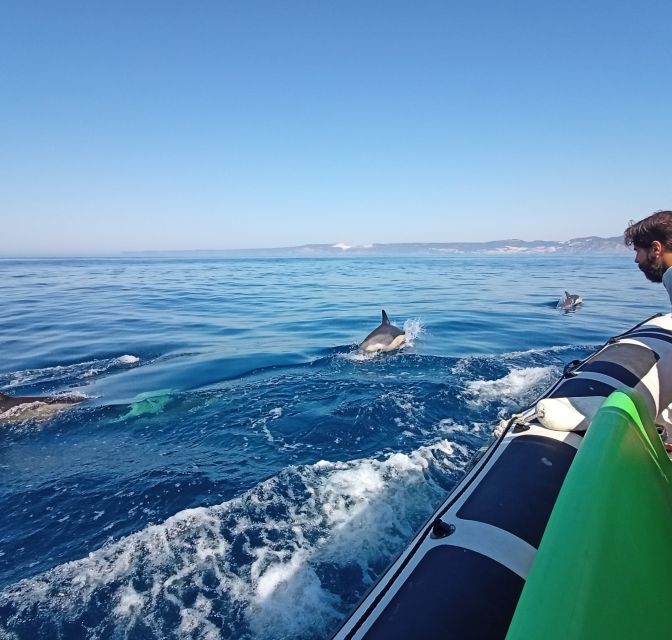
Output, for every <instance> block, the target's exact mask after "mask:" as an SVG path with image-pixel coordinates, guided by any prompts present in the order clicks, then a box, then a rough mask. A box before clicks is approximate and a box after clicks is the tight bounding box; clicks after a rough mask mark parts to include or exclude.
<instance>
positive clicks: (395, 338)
mask: <svg viewBox="0 0 672 640" xmlns="http://www.w3.org/2000/svg"><path fill="white" fill-rule="evenodd" d="M405 339H406V333H405V332H404V331H403V330H402V329H399V327H395V326H394V325H393V324H391V323H390V319H389V318H388V317H387V314H386V313H385V310H384V309H383V321H382V322H381V324H380V326H378V327H376V328H375V329H374V330H373V331H372V332H371V333H370V334H369V335H368V336H366V338H364V341H363V342H362V344H360V345H359V349H358V350H359V351H360V352H361V353H373V352H375V351H394V350H395V349H398V348H399V347H401V345H402V344H404V340H405Z"/></svg>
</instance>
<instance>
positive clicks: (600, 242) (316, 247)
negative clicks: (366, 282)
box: [127, 236, 629, 258]
mask: <svg viewBox="0 0 672 640" xmlns="http://www.w3.org/2000/svg"><path fill="white" fill-rule="evenodd" d="M627 251H629V249H628V247H626V246H625V245H624V244H623V236H615V237H613V238H600V237H598V236H588V237H586V238H574V239H572V240H564V241H562V242H557V241H554V240H531V241H527V240H493V241H491V242H404V243H392V244H370V245H347V244H343V243H341V242H339V243H337V244H305V245H301V246H298V247H278V248H275V249H244V250H243V249H224V250H213V251H143V252H137V251H134V252H127V255H129V254H132V255H154V256H156V255H162V256H179V255H185V254H193V255H198V256H203V257H206V256H222V257H259V258H262V257H288V258H290V257H306V258H327V257H348V256H359V257H366V256H371V257H383V256H389V257H393V256H450V255H463V254H487V255H521V254H559V255H563V254H613V253H624V252H627Z"/></svg>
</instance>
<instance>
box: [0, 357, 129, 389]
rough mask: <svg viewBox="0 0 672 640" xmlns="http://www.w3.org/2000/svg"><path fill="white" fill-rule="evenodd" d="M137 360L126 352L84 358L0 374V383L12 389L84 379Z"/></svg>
mask: <svg viewBox="0 0 672 640" xmlns="http://www.w3.org/2000/svg"><path fill="white" fill-rule="evenodd" d="M139 361H140V358H139V357H138V356H134V355H129V354H126V355H122V356H119V357H117V358H107V359H96V360H86V361H84V362H77V363H75V364H69V365H56V366H53V367H43V368H41V369H25V370H23V371H14V372H12V373H11V374H8V375H7V376H0V384H2V385H3V386H6V387H7V388H10V389H12V388H15V387H19V386H24V385H30V384H39V383H45V382H58V381H63V380H71V379H86V378H91V377H93V376H96V375H99V374H101V373H105V372H106V371H108V370H109V369H111V368H113V367H118V366H127V365H130V364H136V363H137V362H139Z"/></svg>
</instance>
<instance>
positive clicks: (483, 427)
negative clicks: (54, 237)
mask: <svg viewBox="0 0 672 640" xmlns="http://www.w3.org/2000/svg"><path fill="white" fill-rule="evenodd" d="M0 288H1V289H0V290H1V292H2V307H1V309H2V311H1V312H0V353H1V354H2V358H1V359H0V391H2V392H5V393H10V394H17V395H30V394H44V393H59V394H60V393H68V394H83V395H84V396H86V398H87V399H86V400H85V401H84V402H83V403H81V404H80V405H76V406H75V407H74V408H73V409H71V410H69V411H67V412H64V413H61V414H58V415H56V416H55V417H52V418H51V419H50V420H44V419H35V420H27V421H23V422H22V421H19V422H14V423H6V424H2V425H0V512H1V513H2V516H3V517H2V518H1V519H0V637H3V638H4V637H12V638H15V637H16V638H30V639H33V638H219V637H224V638H255V639H257V638H264V639H266V638H325V637H328V636H329V634H330V632H332V631H333V630H334V628H335V627H337V626H338V624H339V623H340V621H341V620H342V618H343V617H344V616H345V615H346V614H347V612H348V611H350V610H351V609H352V608H353V606H354V605H355V604H356V602H357V601H358V599H359V598H360V597H361V595H362V594H363V593H364V592H365V591H366V589H367V588H368V587H369V586H370V584H371V583H372V581H373V580H374V579H375V578H376V576H378V575H379V574H380V573H381V571H382V570H383V569H384V568H385V566H386V565H387V563H388V562H389V561H390V560H391V559H393V558H394V556H395V555H396V554H397V553H399V551H400V550H401V549H402V548H403V545H404V544H405V542H406V541H407V540H409V538H410V537H412V535H413V533H414V532H415V530H416V529H417V528H418V527H419V526H420V525H421V524H422V523H423V522H424V520H425V519H426V518H427V517H428V516H429V515H430V514H431V513H432V511H433V510H434V509H435V508H436V507H437V506H438V504H439V503H440V502H442V500H443V499H444V497H445V494H446V492H447V491H449V490H450V489H451V487H453V486H454V485H455V483H456V482H457V481H458V480H459V479H460V477H461V475H462V474H463V472H464V467H465V465H466V463H467V462H468V460H469V459H470V457H471V456H472V455H473V453H474V452H475V451H476V449H477V448H478V447H479V446H480V445H482V444H483V443H484V442H486V441H487V440H488V438H489V436H490V434H491V432H492V429H493V428H494V426H495V424H496V422H497V420H498V419H499V418H500V417H502V416H505V415H508V414H510V413H511V412H513V411H516V410H518V409H520V408H522V407H524V406H526V405H527V404H529V403H530V402H532V401H533V400H534V399H535V398H536V396H538V395H539V394H540V393H541V392H542V391H543V390H544V388H546V387H547V386H548V385H550V384H551V383H552V382H553V380H554V379H555V378H556V377H557V376H558V375H559V374H560V372H561V370H562V367H563V365H564V364H565V363H566V362H568V361H570V360H572V359H574V358H577V357H582V356H585V355H587V354H588V353H589V352H590V351H592V350H593V349H594V348H595V347H596V346H598V345H599V344H601V343H602V342H604V341H605V340H606V339H607V338H608V337H610V336H611V335H614V334H616V333H620V332H622V331H624V330H625V329H627V328H629V327H630V326H632V325H634V324H636V323H637V322H639V321H641V320H643V319H644V318H646V317H648V316H649V315H651V314H653V313H655V312H657V311H668V310H669V309H668V307H669V302H668V301H667V297H666V294H665V292H664V290H663V288H662V287H661V286H654V285H651V284H649V283H648V282H647V281H646V280H645V279H644V277H643V276H642V274H641V273H639V271H638V270H637V269H636V267H635V265H634V264H633V263H632V258H631V256H630V255H628V254H625V253H624V254H623V255H622V256H610V257H557V256H536V257H534V256H520V257H515V256H507V257H447V258H437V259H420V258H416V259H385V260H382V259H380V260H378V259H343V260H335V259H324V260H309V259H284V260H270V259H264V260H257V259H254V260H216V259H208V260H187V259H182V260H178V259H170V260H169V259H165V260H164V259H105V260H103V259H99V260H93V259H86V260H4V261H0ZM565 289H568V290H569V291H571V292H574V293H579V294H581V296H582V297H583V299H584V301H585V302H584V305H583V306H582V307H580V308H579V309H578V310H577V311H576V312H574V313H568V314H564V313H562V312H560V311H558V310H557V309H556V308H555V304H556V302H557V300H558V299H559V298H560V296H561V295H562V293H563V291H564V290H565ZM383 308H384V309H386V310H387V312H388V314H389V315H390V318H391V319H392V321H393V322H394V323H395V324H398V325H403V326H405V327H406V329H407V331H408V335H409V336H410V344H409V346H407V347H406V348H405V349H403V350H402V351H401V352H399V353H397V354H394V355H387V356H380V357H374V358H361V357H358V356H356V354H355V353H354V349H355V347H356V343H357V342H358V341H359V340H361V339H362V338H363V337H364V336H365V335H366V334H367V333H368V332H369V331H370V330H371V329H373V328H374V327H375V326H376V325H377V324H378V323H379V322H380V310H381V309H383Z"/></svg>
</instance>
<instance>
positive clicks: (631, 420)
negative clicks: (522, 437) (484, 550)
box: [506, 391, 672, 640]
mask: <svg viewBox="0 0 672 640" xmlns="http://www.w3.org/2000/svg"><path fill="white" fill-rule="evenodd" d="M506 637H507V640H531V639H536V638H540V639H543V640H567V639H568V638H571V639H572V640H584V639H585V640H589V639H590V640H599V639H602V638H604V639H609V640H614V639H620V638H623V639H625V638H647V639H648V638H669V637H672V463H671V462H670V459H669V458H668V456H667V453H666V452H665V449H664V447H663V444H662V442H661V440H660V436H659V435H658V434H657V432H656V429H655V426H654V424H653V421H652V418H651V416H650V415H649V413H648V410H647V409H646V406H645V405H644V403H643V401H642V399H641V397H640V396H639V395H638V394H637V393H636V392H634V391H633V392H630V391H628V392H621V391H616V392H614V393H612V394H611V395H610V396H609V397H608V398H607V400H606V401H605V402H604V404H603V405H602V407H601V409H600V410H599V412H598V413H597V415H596V416H595V418H594V420H593V421H592V424H591V426H590V428H589V429H588V431H587V433H586V436H585V441H584V443H583V444H582V445H581V448H580V449H579V452H578V454H577V456H576V458H575V460H574V462H573V464H572V466H571V468H570V470H569V473H568V474H567V477H566V480H565V482H564V484H563V486H562V489H561V491H560V494H559V496H558V500H557V502H556V504H555V507H554V509H553V512H552V514H551V517H550V520H549V523H548V526H547V528H546V531H545V533H544V537H543V538H542V541H541V544H540V546H539V551H538V553H537V555H536V557H535V560H534V563H533V565H532V568H531V570H530V573H529V575H528V578H527V582H526V584H525V587H524V589H523V592H522V594H521V597H520V600H519V603H518V606H517V608H516V612H515V614H514V617H513V620H512V622H511V625H510V627H509V631H508V634H507V636H506Z"/></svg>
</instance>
